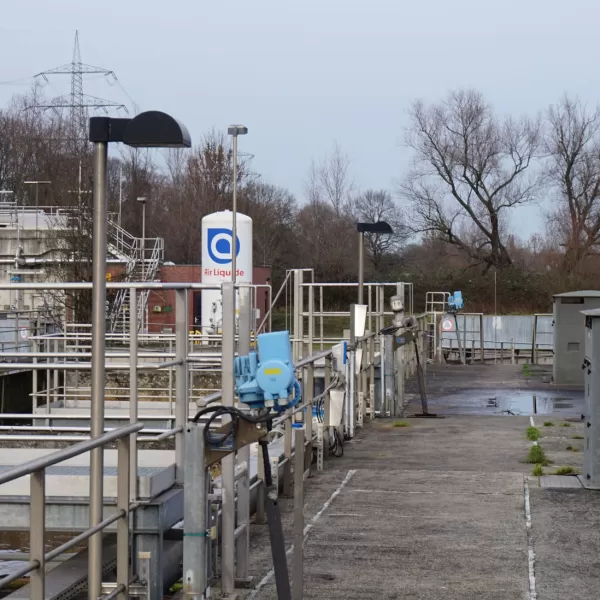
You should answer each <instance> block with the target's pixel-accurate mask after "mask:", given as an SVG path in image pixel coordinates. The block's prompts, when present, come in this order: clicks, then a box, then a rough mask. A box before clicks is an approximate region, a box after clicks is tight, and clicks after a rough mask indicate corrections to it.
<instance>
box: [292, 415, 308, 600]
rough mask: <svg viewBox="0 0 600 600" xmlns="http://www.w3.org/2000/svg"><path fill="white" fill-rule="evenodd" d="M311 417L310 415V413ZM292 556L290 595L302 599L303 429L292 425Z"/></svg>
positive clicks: (296, 599)
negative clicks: (293, 453) (293, 449)
mask: <svg viewBox="0 0 600 600" xmlns="http://www.w3.org/2000/svg"><path fill="white" fill-rule="evenodd" d="M311 418H312V415H311ZM294 445H295V447H296V454H295V457H294V458H295V460H294V556H293V567H292V597H293V600H302V598H303V592H304V463H305V461H304V431H303V427H302V426H301V425H299V424H297V425H294Z"/></svg>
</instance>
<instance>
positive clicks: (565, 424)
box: [560, 423, 571, 427]
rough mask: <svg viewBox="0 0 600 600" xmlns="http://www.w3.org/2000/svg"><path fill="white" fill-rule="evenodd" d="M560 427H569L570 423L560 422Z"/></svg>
mask: <svg viewBox="0 0 600 600" xmlns="http://www.w3.org/2000/svg"><path fill="white" fill-rule="evenodd" d="M560 426H561V427H571V423H561V424H560Z"/></svg>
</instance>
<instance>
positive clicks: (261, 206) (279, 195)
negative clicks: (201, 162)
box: [241, 182, 296, 267]
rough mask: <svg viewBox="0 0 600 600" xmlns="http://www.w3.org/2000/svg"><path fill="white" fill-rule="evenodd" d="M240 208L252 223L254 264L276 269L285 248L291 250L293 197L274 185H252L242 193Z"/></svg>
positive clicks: (294, 211) (294, 200)
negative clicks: (250, 218)
mask: <svg viewBox="0 0 600 600" xmlns="http://www.w3.org/2000/svg"><path fill="white" fill-rule="evenodd" d="M241 206H242V207H243V209H244V211H245V212H246V213H247V214H248V215H249V216H250V217H252V219H253V243H254V257H255V262H257V264H262V265H271V266H276V267H278V266H280V264H281V261H282V259H283V258H284V257H285V255H286V253H287V248H289V247H292V248H293V247H294V243H293V241H294V237H295V234H294V226H295V221H296V199H295V198H294V196H293V194H291V193H290V192H289V191H288V190H286V189H284V188H280V187H277V186H274V185H269V184H266V183H261V182H257V183H252V184H250V185H248V186H247V187H246V188H245V189H244V190H243V198H242V202H241ZM286 247H287V248H286Z"/></svg>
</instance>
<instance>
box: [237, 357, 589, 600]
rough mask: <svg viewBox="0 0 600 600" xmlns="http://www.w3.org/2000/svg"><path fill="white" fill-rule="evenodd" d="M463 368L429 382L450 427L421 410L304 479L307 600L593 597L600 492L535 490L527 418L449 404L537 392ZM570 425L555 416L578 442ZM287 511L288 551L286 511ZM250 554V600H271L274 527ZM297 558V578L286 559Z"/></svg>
mask: <svg viewBox="0 0 600 600" xmlns="http://www.w3.org/2000/svg"><path fill="white" fill-rule="evenodd" d="M467 371H469V369H465V368H464V367H463V368H459V370H457V371H456V373H457V375H456V377H454V376H453V372H454V370H452V369H451V370H440V371H438V372H437V373H436V374H435V375H434V374H433V373H431V376H430V378H429V386H430V392H431V397H432V399H433V402H432V405H433V406H435V410H436V412H438V414H439V415H440V417H442V418H437V419H430V420H425V419H419V418H415V417H413V416H411V414H414V413H415V412H416V411H417V410H418V409H419V406H418V405H416V404H412V405H411V406H409V407H408V410H407V416H406V417H405V419H404V420H405V421H407V422H408V423H409V425H410V426H409V427H393V424H392V421H391V420H376V421H375V422H373V423H371V424H369V425H368V426H367V427H365V429H363V430H360V431H359V433H358V436H357V438H356V439H355V440H353V441H352V442H350V443H349V444H347V445H346V446H345V455H344V457H343V458H341V459H335V458H332V459H330V460H328V461H327V462H326V470H325V471H324V472H322V473H315V474H314V475H313V477H311V478H310V479H309V480H308V481H307V487H306V509H305V515H306V523H307V524H310V530H309V531H308V534H307V536H306V538H305V565H304V571H305V587H304V596H303V598H305V599H306V600H313V599H314V600H338V599H339V600H354V599H356V600H358V599H361V600H364V599H373V600H379V599H383V600H386V599H389V600H392V599H398V600H401V599H411V600H517V599H527V600H534V599H537V600H589V598H596V597H598V594H599V592H598V589H599V588H598V567H600V559H599V558H598V557H599V556H600V492H590V491H586V490H584V489H583V488H580V489H579V490H577V489H564V490H556V489H543V488H542V487H541V486H540V480H539V479H538V478H537V477H533V476H531V469H532V465H528V464H525V463H523V462H522V460H523V459H524V457H525V455H526V453H527V451H528V449H529V446H530V445H531V442H529V441H528V440H527V439H526V437H525V431H526V429H527V427H528V426H529V424H530V420H529V417H528V416H500V415H496V416H491V415H490V416H481V415H472V414H457V413H456V411H454V410H451V411H450V410H449V411H446V408H447V407H445V405H444V397H445V395H446V394H447V393H449V392H450V393H453V394H456V393H457V392H459V391H460V389H462V388H464V389H465V390H469V389H471V390H472V389H474V388H478V389H479V388H481V387H489V388H492V387H493V388H495V389H498V390H502V389H508V388H512V389H523V388H525V389H526V388H527V387H528V385H531V386H532V387H534V386H535V388H539V386H540V384H541V382H540V381H539V380H538V381H537V382H535V384H533V385H532V382H530V381H524V379H526V378H525V377H519V373H518V371H517V369H515V368H514V367H513V368H510V367H509V368H506V367H505V368H502V369H499V370H497V371H496V370H493V369H489V368H486V369H484V368H482V369H481V370H477V371H475V370H473V371H470V373H471V378H469V377H468V373H467ZM484 374H485V376H484ZM487 375H490V377H487ZM507 376H508V380H507V381H508V383H507V385H506V388H503V387H502V379H503V378H505V377H507ZM511 376H512V378H511ZM482 383H483V385H482ZM523 384H524V385H523ZM542 385H543V384H542ZM467 395H468V393H467V394H466V396H467ZM561 416H562V415H561ZM563 421H564V418H558V419H556V427H555V428H554V429H553V435H554V436H557V435H559V434H560V435H561V436H567V432H568V435H569V436H572V435H573V434H576V433H579V431H578V430H579V427H576V426H575V423H573V427H572V428H566V427H565V428H564V429H563V428H560V427H559V423H561V422H563ZM565 422H566V421H565ZM544 434H545V435H548V436H549V435H550V431H548V430H547V431H545V432H544ZM563 442H564V440H562V439H561V440H560V442H559V446H557V448H556V449H554V448H551V447H550V440H544V438H542V443H545V444H547V445H548V446H549V448H548V450H549V451H554V452H556V451H557V450H558V449H559V448H560V450H561V451H562V444H563ZM565 452H566V450H565ZM553 458H555V460H556V461H557V462H556V464H562V462H564V459H563V460H560V462H559V456H558V454H557V455H556V456H555V457H553ZM561 458H562V457H561ZM577 458H578V459H579V460H581V453H579V455H578V457H577ZM547 472H548V473H551V472H552V469H551V468H549V469H548V470H547ZM281 506H282V509H283V512H284V517H283V521H284V529H285V534H286V541H287V547H288V548H289V547H290V546H291V540H292V527H291V525H292V521H291V512H290V509H291V502H289V501H286V500H282V502H281ZM251 558H252V574H253V575H254V577H255V586H254V589H253V590H251V591H249V592H248V591H246V592H244V593H243V595H244V596H245V597H246V598H250V599H251V600H253V599H265V600H274V599H275V598H277V596H276V591H275V586H274V580H273V577H272V572H271V571H270V569H271V557H270V547H269V543H268V534H267V529H266V526H253V528H252V557H251ZM288 561H289V563H290V570H291V555H288Z"/></svg>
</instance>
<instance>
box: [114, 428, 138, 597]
mask: <svg viewBox="0 0 600 600" xmlns="http://www.w3.org/2000/svg"><path fill="white" fill-rule="evenodd" d="M134 452H135V447H134ZM129 461H130V447H129V440H127V439H126V438H121V439H119V440H117V465H118V468H117V510H119V511H123V512H124V513H125V514H124V516H123V517H122V518H121V519H119V520H118V521H117V585H119V584H120V585H123V586H124V590H123V591H122V592H121V593H120V594H119V595H118V596H117V598H118V600H128V598H129V592H128V589H129V498H130V496H129V494H130V491H129V482H130V479H131V473H130V471H129V468H130V462H129Z"/></svg>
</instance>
